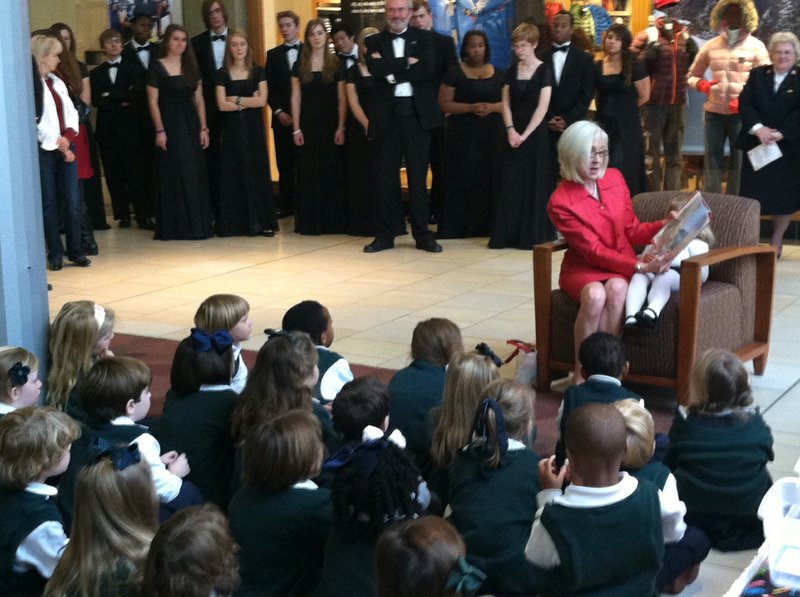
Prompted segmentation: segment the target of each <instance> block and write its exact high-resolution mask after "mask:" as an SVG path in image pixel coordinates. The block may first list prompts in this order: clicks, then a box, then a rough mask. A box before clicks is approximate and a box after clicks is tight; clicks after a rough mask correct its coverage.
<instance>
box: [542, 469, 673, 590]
mask: <svg viewBox="0 0 800 597" xmlns="http://www.w3.org/2000/svg"><path fill="white" fill-rule="evenodd" d="M541 524H542V525H543V526H544V528H545V529H546V530H547V532H548V533H549V534H550V537H551V538H552V540H553V543H554V544H555V547H556V550H557V551H558V556H559V558H560V560H561V564H560V565H559V566H557V567H556V568H555V569H554V570H553V571H552V575H551V582H550V583H549V584H550V591H549V593H548V594H550V595H559V596H560V597H563V596H566V595H582V596H588V595H594V596H597V597H599V596H603V597H633V596H636V597H647V596H650V595H655V594H656V586H655V584H656V583H655V581H656V574H658V571H659V569H660V568H661V562H662V560H663V557H664V537H663V534H662V531H661V507H660V505H659V500H658V490H657V489H656V487H655V485H653V484H652V483H650V482H648V481H640V482H639V486H638V487H637V488H636V490H635V491H634V492H633V493H632V494H631V495H630V496H628V497H627V498H625V499H624V500H622V501H620V502H617V503H615V504H610V505H608V506H600V507H597V508H570V507H567V506H564V505H561V504H548V505H546V506H545V508H544V510H543V512H542V517H541Z"/></svg>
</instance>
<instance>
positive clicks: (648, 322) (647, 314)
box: [635, 307, 658, 330]
mask: <svg viewBox="0 0 800 597" xmlns="http://www.w3.org/2000/svg"><path fill="white" fill-rule="evenodd" d="M635 317H636V321H638V322H639V325H640V326H642V327H643V328H647V329H651V330H652V329H655V327H656V325H657V324H658V315H656V312H655V311H653V310H652V309H651V308H650V307H645V308H644V309H642V310H641V311H639V312H638V313H637V314H636V315H635Z"/></svg>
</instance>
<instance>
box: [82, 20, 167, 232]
mask: <svg viewBox="0 0 800 597" xmlns="http://www.w3.org/2000/svg"><path fill="white" fill-rule="evenodd" d="M100 47H101V48H102V49H103V53H104V54H105V58H106V60H105V62H103V63H102V64H100V65H99V66H97V68H95V69H93V70H92V72H91V73H90V75H89V78H90V82H91V88H92V105H94V106H95V108H97V127H96V131H97V145H98V148H99V149H100V158H101V159H102V160H103V171H104V172H105V175H106V185H107V186H108V192H109V194H110V195H111V206H112V208H113V210H114V219H115V220H119V221H121V222H122V221H125V220H127V221H128V222H130V217H131V215H130V214H131V204H133V210H134V213H135V215H136V219H137V220H138V222H139V224H140V226H142V227H147V225H148V223H149V222H150V221H151V218H152V216H153V213H152V209H151V198H150V197H149V196H147V195H145V192H146V191H147V189H146V188H144V185H142V182H141V181H142V179H143V175H142V171H141V163H140V160H139V159H138V149H139V146H140V145H141V143H140V142H139V135H140V134H143V131H141V130H140V129H139V128H138V127H137V119H136V117H135V112H136V101H137V99H138V97H139V96H140V95H141V93H142V87H143V85H144V79H143V77H142V76H141V69H140V68H139V67H137V66H136V65H135V64H133V63H131V62H130V61H124V60H122V34H121V33H120V32H119V31H117V30H116V29H107V30H106V31H103V33H102V34H101V35H100ZM149 140H150V143H153V137H149Z"/></svg>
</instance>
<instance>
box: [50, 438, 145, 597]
mask: <svg viewBox="0 0 800 597" xmlns="http://www.w3.org/2000/svg"><path fill="white" fill-rule="evenodd" d="M93 447H94V448H95V453H94V454H93V455H92V458H91V461H90V462H89V463H88V464H87V465H86V466H84V467H83V469H82V470H81V471H80V473H79V474H78V480H77V485H76V488H75V494H76V498H77V499H76V507H75V521H74V523H73V525H72V531H71V532H70V541H69V544H68V545H67V548H66V549H65V550H64V555H63V556H62V557H61V560H60V561H59V563H58V566H56V569H55V572H53V576H52V577H51V578H50V581H49V582H48V583H47V587H46V588H45V592H44V597H61V596H62V595H72V596H75V597H128V596H130V595H136V594H138V589H139V586H140V582H141V575H142V571H143V569H144V561H145V558H146V557H147V552H148V550H149V549H150V541H151V540H152V539H153V535H154V534H155V532H156V528H157V526H158V499H157V498H156V494H155V491H154V489H153V478H152V477H151V475H150V467H149V466H148V465H147V463H146V462H145V461H144V460H142V458H141V454H140V453H139V449H138V448H137V447H136V445H135V444H134V445H131V446H125V445H121V446H113V445H111V444H107V443H105V442H103V445H102V446H100V445H97V446H93Z"/></svg>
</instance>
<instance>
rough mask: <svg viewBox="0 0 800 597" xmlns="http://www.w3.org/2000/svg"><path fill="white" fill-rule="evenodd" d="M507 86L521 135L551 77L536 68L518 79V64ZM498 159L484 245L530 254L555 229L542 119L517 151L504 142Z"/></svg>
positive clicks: (553, 234)
mask: <svg viewBox="0 0 800 597" xmlns="http://www.w3.org/2000/svg"><path fill="white" fill-rule="evenodd" d="M506 84H507V85H508V86H509V98H510V103H511V120H512V122H513V123H514V128H515V129H516V130H517V132H520V133H521V132H522V131H524V130H525V128H526V127H527V126H528V124H529V123H530V121H531V118H532V117H533V113H534V112H535V111H536V107H537V106H538V105H539V96H540V95H541V92H542V89H543V88H544V87H552V85H553V76H552V74H551V71H550V69H549V68H548V67H547V65H546V64H540V65H539V67H538V68H537V69H536V71H535V72H534V73H533V76H531V78H530V79H527V80H521V79H518V78H517V65H512V66H511V67H510V68H509V69H508V73H507V76H506ZM501 160H502V167H501V170H500V190H499V192H498V198H497V205H496V209H495V218H494V225H493V226H492V237H491V238H490V239H489V247H490V248H492V249H501V248H506V247H516V248H518V249H526V250H530V249H532V248H533V245H535V244H536V243H540V242H544V241H549V240H553V239H555V237H556V232H555V228H553V224H552V223H551V222H550V217H549V216H548V215H547V201H548V200H549V199H550V195H551V194H552V193H553V190H554V189H555V181H554V180H553V171H552V164H551V161H550V145H549V138H548V134H547V124H546V122H545V119H542V123H541V124H539V126H538V127H536V129H534V131H533V133H531V135H530V136H529V137H528V138H527V139H526V140H525V142H524V143H522V145H520V146H519V147H517V148H516V149H513V148H512V147H511V146H510V145H509V144H508V141H506V142H505V144H504V149H503V152H502V155H501Z"/></svg>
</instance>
